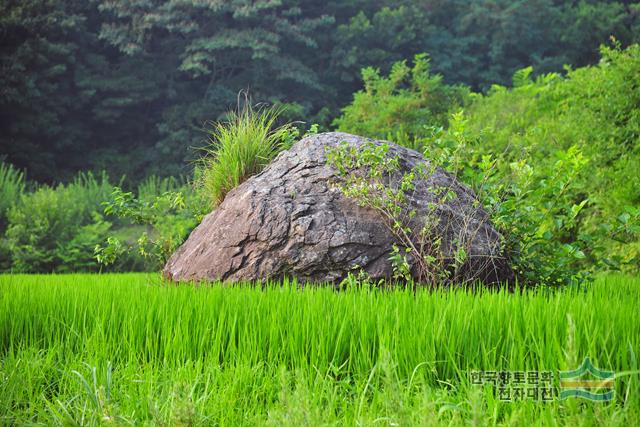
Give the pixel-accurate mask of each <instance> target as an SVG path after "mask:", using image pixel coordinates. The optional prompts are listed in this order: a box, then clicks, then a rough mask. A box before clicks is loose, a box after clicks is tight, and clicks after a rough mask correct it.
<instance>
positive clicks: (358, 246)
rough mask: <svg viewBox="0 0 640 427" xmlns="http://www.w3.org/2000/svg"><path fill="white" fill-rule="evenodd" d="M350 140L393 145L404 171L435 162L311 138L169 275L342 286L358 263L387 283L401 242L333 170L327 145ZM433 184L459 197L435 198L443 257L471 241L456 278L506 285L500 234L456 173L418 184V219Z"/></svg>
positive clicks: (248, 191) (243, 194)
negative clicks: (345, 191) (380, 147)
mask: <svg viewBox="0 0 640 427" xmlns="http://www.w3.org/2000/svg"><path fill="white" fill-rule="evenodd" d="M343 142H347V143H349V144H352V145H353V146H355V147H363V146H364V144H369V145H368V146H369V147H370V146H371V145H370V144H375V145H380V144H388V145H389V147H390V148H389V155H391V156H398V157H399V159H400V172H403V171H405V172H406V171H409V170H410V169H412V168H414V167H416V165H418V164H421V163H422V162H428V161H427V160H425V159H424V158H423V157H422V155H420V154H419V153H418V152H416V151H413V150H410V149H407V148H404V147H401V146H398V145H395V144H392V143H388V142H381V141H372V140H369V139H365V138H361V137H358V136H355V135H349V134H345V133H324V134H319V135H314V136H310V137H307V138H305V139H303V140H301V141H299V142H298V143H296V144H295V145H294V146H293V147H292V148H291V149H290V150H287V151H284V152H282V153H280V154H279V155H278V156H277V157H276V158H275V159H274V161H273V162H271V164H269V165H268V166H267V167H266V168H265V169H264V171H262V172H261V173H259V174H258V175H255V176H253V177H251V178H250V179H248V180H247V181H245V182H244V183H243V184H241V185H240V186H238V187H237V188H235V189H234V190H232V191H231V192H229V194H228V195H227V196H226V198H225V199H224V201H223V202H222V203H221V204H220V205H219V206H218V208H217V209H215V210H214V211H213V212H211V213H210V214H209V215H207V216H206V217H205V218H204V220H203V221H202V223H201V224H200V225H199V226H198V227H197V228H196V229H195V230H194V231H193V232H192V233H191V235H190V236H189V238H188V239H187V241H186V242H185V243H184V244H183V245H182V246H181V247H180V248H179V249H178V251H177V252H176V253H175V254H174V255H173V256H172V257H171V259H170V260H169V262H168V263H167V265H166V266H165V268H164V275H165V277H167V278H169V279H171V280H174V281H213V280H226V281H253V280H265V279H278V278H282V277H284V276H289V277H295V278H298V279H299V280H301V281H303V282H333V283H335V282H337V281H339V280H341V279H342V278H344V277H345V276H346V275H347V273H348V272H349V271H351V270H352V269H353V268H354V267H356V266H359V267H360V268H362V269H364V270H365V271H367V272H368V273H369V274H370V275H371V276H372V278H374V279H378V278H390V277H391V276H392V273H393V270H392V265H391V262H390V261H389V256H390V252H391V251H392V246H393V245H394V243H395V242H396V239H394V237H393V234H392V233H391V232H390V231H389V230H388V228H387V227H386V225H385V222H384V220H383V218H382V216H381V215H380V214H379V213H378V212H377V211H375V210H373V209H369V208H363V207H360V206H358V204H357V203H356V202H355V201H354V200H352V199H349V198H347V197H345V196H344V195H343V194H342V192H341V191H340V189H338V188H336V185H335V183H336V182H337V181H338V177H337V173H336V171H335V170H334V169H333V168H332V167H331V166H329V165H328V164H327V161H326V149H327V147H337V146H338V145H339V144H341V143H343ZM427 164H428V163H427ZM434 187H444V188H446V189H448V190H450V191H452V192H454V193H455V196H456V197H453V198H450V199H449V200H447V201H446V202H438V203H439V204H438V206H437V209H436V210H435V213H436V215H437V216H438V217H439V218H440V219H441V221H440V223H442V224H446V225H445V226H443V227H441V230H440V237H441V238H442V248H443V249H442V250H443V251H444V252H448V253H449V255H451V258H453V251H454V247H455V245H456V243H455V242H460V241H465V242H467V243H466V251H467V261H465V263H464V265H463V268H458V269H457V271H458V274H461V276H460V277H459V278H460V279H462V280H463V281H464V280H469V279H478V280H480V281H483V282H485V283H496V282H502V281H505V280H509V279H510V278H511V276H512V271H511V268H510V267H509V263H508V262H507V260H506V259H505V258H504V257H502V254H501V252H500V240H501V236H500V234H499V233H498V232H497V231H496V230H495V229H494V227H493V226H492V225H491V223H490V222H489V219H488V215H487V214H486V212H485V211H484V210H483V209H482V208H481V207H479V204H478V203H477V201H476V198H475V195H474V194H473V192H472V191H471V190H470V189H469V188H467V187H466V186H464V185H462V184H461V183H460V182H458V181H457V180H456V179H455V177H453V176H452V175H450V174H448V173H447V172H445V171H444V170H442V169H440V168H436V169H435V172H433V173H431V174H430V175H428V176H426V177H425V178H424V179H419V180H418V183H417V185H416V188H415V191H414V192H413V194H412V195H411V197H410V203H411V206H412V207H413V208H415V209H416V210H417V215H416V218H420V217H421V214H427V212H426V209H428V208H427V206H428V204H429V203H428V202H429V201H433V200H434V197H435V196H434V192H433V191H432V189H433V188H434ZM430 212H431V215H433V210H431V211H430ZM409 261H410V263H412V259H411V258H410V259H409ZM414 270H415V268H414ZM460 272H461V273H460Z"/></svg>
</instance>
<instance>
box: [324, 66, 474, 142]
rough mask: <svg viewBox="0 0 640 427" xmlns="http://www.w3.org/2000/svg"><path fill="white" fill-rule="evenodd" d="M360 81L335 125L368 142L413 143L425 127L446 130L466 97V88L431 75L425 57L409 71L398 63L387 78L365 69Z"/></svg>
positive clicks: (374, 70) (372, 70) (467, 93)
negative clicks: (361, 86)
mask: <svg viewBox="0 0 640 427" xmlns="http://www.w3.org/2000/svg"><path fill="white" fill-rule="evenodd" d="M362 78H363V80H364V90H362V91H359V92H357V93H356V94H355V95H354V97H353V102H352V103H351V104H350V105H348V106H346V107H345V108H344V109H343V110H342V111H343V114H342V116H341V117H338V118H337V119H336V120H335V122H334V125H335V126H337V127H338V128H339V129H340V130H341V131H344V132H349V133H353V134H356V135H366V136H368V137H371V138H386V139H389V140H402V141H408V140H416V138H415V136H417V135H420V134H422V133H424V129H425V126H426V125H430V126H445V125H446V123H447V121H448V119H449V114H450V113H451V111H452V110H456V109H458V108H460V107H461V106H463V105H464V104H465V102H466V101H467V99H468V96H469V91H468V89H467V88H465V87H462V86H449V85H446V84H444V83H443V82H442V76H439V75H432V74H430V63H429V60H428V58H427V57H426V55H416V57H415V58H414V64H413V65H412V66H411V67H409V66H408V65H407V64H406V62H404V61H403V62H397V63H396V64H394V65H393V67H392V69H391V71H390V72H389V75H388V76H387V77H383V76H381V75H380V72H379V71H378V70H376V69H373V68H371V67H369V68H365V69H364V70H363V71H362ZM413 148H418V147H413Z"/></svg>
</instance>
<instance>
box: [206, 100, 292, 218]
mask: <svg viewBox="0 0 640 427" xmlns="http://www.w3.org/2000/svg"><path fill="white" fill-rule="evenodd" d="M280 113H281V110H278V109H276V108H273V107H271V108H268V107H259V108H253V107H251V105H250V104H249V103H248V102H246V103H245V106H244V107H242V108H240V109H239V110H238V111H232V112H230V113H229V114H228V117H227V119H226V120H225V121H221V122H218V123H215V124H214V125H213V127H212V128H211V130H210V131H209V136H210V141H209V144H208V145H207V146H206V147H204V148H203V150H204V152H205V156H204V158H203V159H202V160H201V162H200V169H199V171H198V173H197V176H198V179H197V181H198V184H199V185H198V188H199V191H201V192H202V193H204V195H205V196H204V197H205V198H206V199H207V200H209V202H210V205H211V207H212V208H215V207H216V206H217V205H218V204H220V202H222V200H223V199H224V197H225V196H226V194H227V193H228V192H229V191H231V190H232V189H233V188H235V187H237V186H238V185H240V184H241V183H242V182H244V181H245V180H246V179H247V178H249V177H250V176H252V175H254V174H256V173H258V172H260V171H261V170H262V169H263V168H264V167H265V166H266V165H267V164H268V163H269V162H270V161H271V160H272V159H273V158H274V157H275V156H276V154H278V153H279V152H280V151H282V150H283V149H286V148H288V147H289V146H290V145H291V143H292V142H293V139H294V138H295V137H296V136H297V135H298V132H297V130H296V129H295V128H294V127H293V126H292V125H291V124H284V125H281V126H278V117H279V115H280Z"/></svg>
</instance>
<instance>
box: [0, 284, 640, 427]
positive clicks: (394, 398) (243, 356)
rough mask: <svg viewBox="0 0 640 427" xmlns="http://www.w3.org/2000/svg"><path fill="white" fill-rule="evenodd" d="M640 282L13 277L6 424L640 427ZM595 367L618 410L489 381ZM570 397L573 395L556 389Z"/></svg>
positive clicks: (5, 348)
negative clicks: (585, 363) (479, 285)
mask: <svg viewBox="0 0 640 427" xmlns="http://www.w3.org/2000/svg"><path fill="white" fill-rule="evenodd" d="M639 300H640V280H639V279H638V278H630V277H626V276H607V277H603V278H599V279H597V280H596V281H595V282H593V283H589V284H587V285H584V286H581V287H565V288H562V289H560V290H554V291H550V290H548V289H547V290H545V289H536V290H522V291H516V292H508V291H506V290H486V289H480V290H475V291H471V290H465V289H458V288H450V289H441V288H438V289H436V290H427V289H417V290H416V291H413V290H412V289H408V288H403V289H401V288H393V289H388V290H381V289H375V288H356V287H351V288H348V289H347V290H345V291H340V292H337V291H334V290H333V289H331V288H326V287H315V286H306V287H304V288H300V287H299V286H298V285H297V284H296V283H291V282H287V281H284V282H273V283H265V284H264V287H253V286H246V285H237V286H221V284H212V285H211V286H200V287H196V286H174V285H168V284H165V283H163V282H162V281H161V280H160V278H159V276H158V275H155V274H152V275H145V274H126V275H112V274H109V275H57V276H37V275H5V276H0V424H3V425H4V424H7V425H16V424H18V425H22V424H40V425H55V424H62V425H74V424H79V425H104V424H109V423H114V422H115V423H116V424H132V425H278V426H281V425H285V426H286V425H313V426H315V425H454V426H455V425H469V424H471V425H487V426H488V425H491V426H494V425H495V426H502V425H505V426H507V425H509V426H511V425H513V426H519V425H545V426H546V425H570V426H573V425H583V426H591V425H593V426H595V425H620V426H623V425H638V423H639V422H640V381H639V379H640V378H639V377H638V373H637V372H638V362H637V356H638V354H639V353H640V351H639V349H640V323H638V322H637V319H636V317H637V316H636V312H637V306H638V301H639ZM585 357H590V358H591V360H592V361H593V363H594V364H595V365H596V366H598V367H600V368H603V369H607V370H613V371H615V372H616V373H617V376H616V379H615V390H616V397H615V400H614V401H612V402H609V403H603V402H590V401H585V400H576V399H573V400H559V399H555V398H554V399H553V400H552V401H549V402H545V403H542V402H536V401H532V400H527V399H524V400H522V401H516V402H504V401H501V400H500V399H499V398H498V395H497V394H496V393H494V389H492V388H491V387H489V386H484V387H483V386H476V385H474V384H472V382H471V380H470V372H471V371H473V370H485V371H500V370H512V371H531V370H542V371H552V372H554V373H556V374H557V373H558V371H559V370H570V369H574V368H576V365H575V364H576V363H580V361H582V360H584V358H585ZM556 386H557V384H556Z"/></svg>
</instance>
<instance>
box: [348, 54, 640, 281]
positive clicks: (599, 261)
mask: <svg viewBox="0 0 640 427" xmlns="http://www.w3.org/2000/svg"><path fill="white" fill-rule="evenodd" d="M602 55H603V56H602V59H601V62H600V64H599V65H598V66H592V67H584V68H580V69H576V70H569V71H568V73H567V75H566V76H564V77H563V76H560V75H559V74H555V73H551V74H544V75H541V76H539V77H538V78H536V79H535V80H534V79H532V78H531V77H530V75H531V72H532V70H531V68H526V69H523V70H521V71H518V72H517V73H516V74H515V75H514V78H513V80H514V87H513V88H512V89H507V88H505V87H501V86H494V87H493V88H492V89H491V91H490V92H489V93H488V94H487V95H485V96H482V95H473V97H472V102H471V103H470V104H469V105H468V106H467V107H466V108H467V110H466V112H464V113H456V114H453V115H452V116H451V118H450V120H449V123H447V122H444V123H443V122H442V121H440V122H438V121H434V120H432V119H431V118H430V116H429V115H427V114H425V115H424V116H423V117H424V119H423V120H422V121H421V120H420V118H419V117H416V116H414V115H412V114H406V115H401V114H399V115H396V116H395V117H394V120H392V121H390V120H388V112H387V110H385V109H382V108H379V109H372V108H369V105H371V104H375V103H376V102H378V101H379V99H376V98H380V99H384V98H386V97H387V96H386V94H384V93H380V92H379V91H377V92H372V91H366V92H361V93H358V94H356V96H355V98H354V101H353V103H352V105H350V106H349V107H347V108H345V109H344V115H343V116H342V117H341V118H339V119H338V120H337V121H336V123H337V124H338V125H339V126H340V127H339V129H340V130H350V129H351V127H352V126H355V123H357V126H358V129H359V130H361V131H362V132H365V135H368V136H374V137H380V136H381V135H384V134H385V131H386V132H388V133H389V134H393V132H395V131H396V130H397V129H402V128H403V126H405V127H406V128H409V129H412V132H411V133H407V132H404V133H399V132H396V133H395V135H396V136H397V138H395V139H394V140H395V141H396V142H399V143H401V144H404V145H407V146H410V147H417V148H424V150H425V154H426V156H427V157H428V158H431V159H432V160H433V161H435V162H436V164H438V165H441V166H443V167H445V168H446V169H448V170H450V171H451V172H453V173H455V174H457V175H458V176H459V177H460V179H462V180H463V181H465V182H466V183H468V184H470V185H472V186H473V187H474V189H475V190H476V192H477V194H478V196H479V197H480V200H481V201H482V202H483V204H484V205H485V207H486V208H487V209H488V210H489V212H490V213H491V214H492V219H493V221H494V223H496V225H498V227H499V228H500V230H501V231H502V232H503V235H504V237H505V248H506V250H507V253H508V254H509V256H510V257H511V258H512V260H513V262H514V265H515V267H516V270H517V273H518V274H519V277H520V278H521V279H523V280H524V281H526V282H531V283H540V282H545V283H561V282H567V281H570V280H572V279H574V278H576V277H579V276H581V275H582V273H583V272H585V271H588V270H593V269H600V268H602V269H608V268H614V269H618V268H621V269H626V270H628V271H635V272H637V271H640V263H639V261H640V256H639V251H638V248H639V245H640V243H639V241H640V238H639V236H640V209H639V208H638V206H640V193H639V191H640V187H638V186H637V177H638V170H640V163H639V162H640V156H639V154H640V152H639V150H640V121H639V118H640V107H639V105H640V103H639V99H640V98H639V96H640V92H639V87H638V85H637V82H638V81H640V47H639V46H638V45H634V46H632V47H630V48H628V49H626V50H620V49H603V51H602ZM398 66H400V67H402V66H403V65H402V64H400V65H398ZM377 81H378V82H379V83H377V84H378V85H379V86H389V85H393V84H394V75H393V73H392V75H390V76H389V77H381V78H380V77H379V78H377ZM363 97H366V99H367V102H366V103H363V102H362V99H363ZM423 100H424V95H423V92H422V91H421V90H419V88H418V87H417V86H416V85H414V84H411V85H409V86H408V87H407V88H405V89H404V90H403V92H402V97H396V98H394V100H393V103H394V104H397V105H396V106H395V107H394V109H395V110H397V111H402V110H403V105H405V106H412V105H416V104H417V103H419V102H424V101H423ZM425 105H427V106H428V104H425ZM365 111H366V114H365ZM405 111H407V110H405ZM381 123H388V125H387V128H386V129H385V128H384V127H383V126H381ZM434 125H435V126H434ZM438 126H439V127H438ZM442 126H448V128H446V129H443V127H442Z"/></svg>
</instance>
